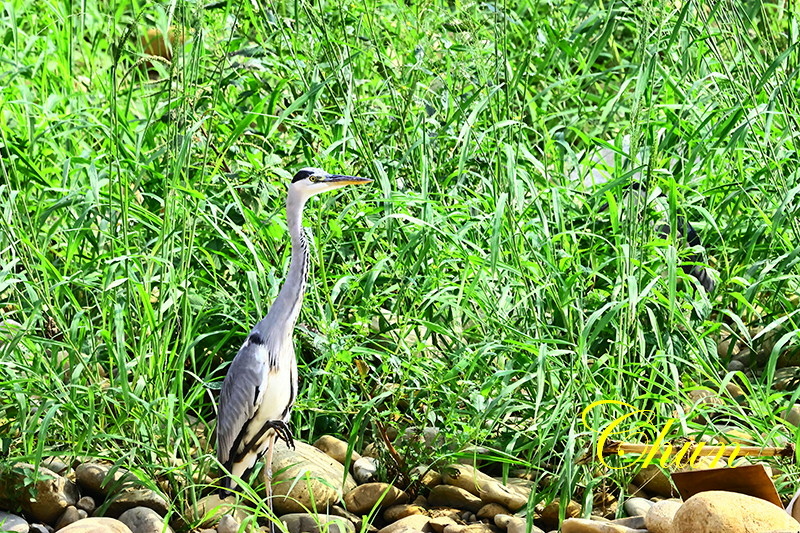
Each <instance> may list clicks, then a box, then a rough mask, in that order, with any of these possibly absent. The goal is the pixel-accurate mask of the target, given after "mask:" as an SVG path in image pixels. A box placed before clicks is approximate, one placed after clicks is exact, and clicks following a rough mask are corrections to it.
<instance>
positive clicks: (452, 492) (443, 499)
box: [428, 485, 483, 513]
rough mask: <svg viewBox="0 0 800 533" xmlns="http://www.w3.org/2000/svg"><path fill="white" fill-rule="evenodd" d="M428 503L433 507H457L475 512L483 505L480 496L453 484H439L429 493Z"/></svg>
mask: <svg viewBox="0 0 800 533" xmlns="http://www.w3.org/2000/svg"><path fill="white" fill-rule="evenodd" d="M428 503H429V504H430V505H431V506H432V507H455V508H456V509H465V510H467V511H470V512H473V513H474V512H475V511H477V510H478V509H480V508H481V507H483V502H482V501H481V499H480V498H478V497H477V496H475V495H474V494H472V493H471V492H468V491H466V490H464V489H462V488H460V487H454V486H452V485H437V486H435V487H433V489H432V490H431V493H430V495H428Z"/></svg>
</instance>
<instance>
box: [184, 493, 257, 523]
mask: <svg viewBox="0 0 800 533" xmlns="http://www.w3.org/2000/svg"><path fill="white" fill-rule="evenodd" d="M235 504H236V498H235V497H234V496H228V497H227V498H225V499H222V498H220V497H219V495H218V494H209V495H208V496H206V497H205V498H201V499H200V500H198V501H197V504H196V505H194V506H190V507H187V508H186V511H185V513H186V517H187V519H188V521H192V522H197V527H199V528H207V527H211V526H213V525H214V524H216V523H217V522H219V520H220V519H221V518H222V515H225V514H228V513H233V516H234V518H236V520H238V521H239V523H242V522H244V520H245V519H246V518H247V514H246V513H245V512H244V511H243V510H242V509H241V507H237V506H236V505H235Z"/></svg>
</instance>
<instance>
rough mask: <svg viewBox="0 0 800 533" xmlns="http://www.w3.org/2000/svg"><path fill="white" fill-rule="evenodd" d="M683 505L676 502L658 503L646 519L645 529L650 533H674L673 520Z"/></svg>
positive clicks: (662, 501) (664, 501)
mask: <svg viewBox="0 0 800 533" xmlns="http://www.w3.org/2000/svg"><path fill="white" fill-rule="evenodd" d="M681 505H682V504H681V502H678V501H675V500H661V501H660V502H656V503H655V504H654V505H653V506H652V507H651V508H650V510H649V511H647V514H646V515H645V517H644V524H645V528H646V529H648V530H650V533H672V520H673V518H675V513H677V512H678V509H680V508H681Z"/></svg>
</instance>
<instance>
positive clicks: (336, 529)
mask: <svg viewBox="0 0 800 533" xmlns="http://www.w3.org/2000/svg"><path fill="white" fill-rule="evenodd" d="M280 520H281V522H283V523H284V524H286V529H287V530H289V533H319V532H320V531H326V532H327V533H355V527H353V524H352V522H350V521H349V520H347V519H345V518H342V517H339V516H333V515H327V514H309V513H290V514H286V515H283V516H281V518H280ZM217 531H218V533H222V532H220V531H219V528H217ZM234 533H235V532H234Z"/></svg>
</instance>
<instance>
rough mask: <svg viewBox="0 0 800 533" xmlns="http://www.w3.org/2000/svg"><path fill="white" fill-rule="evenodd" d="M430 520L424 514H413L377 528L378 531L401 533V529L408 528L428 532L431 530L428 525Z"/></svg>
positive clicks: (380, 532) (379, 532)
mask: <svg viewBox="0 0 800 533" xmlns="http://www.w3.org/2000/svg"><path fill="white" fill-rule="evenodd" d="M430 521H431V519H430V518H429V517H427V516H425V515H420V514H415V515H411V516H407V517H405V518H401V519H400V520H398V521H397V522H394V523H393V524H389V525H388V526H386V527H384V528H382V529H379V530H378V533H401V532H402V531H403V530H408V529H411V530H415V531H422V532H423V533H428V532H430V531H433V530H432V529H431V526H430Z"/></svg>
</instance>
